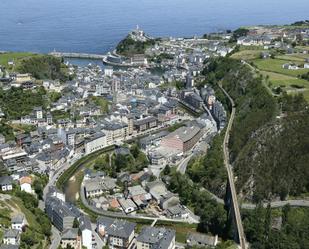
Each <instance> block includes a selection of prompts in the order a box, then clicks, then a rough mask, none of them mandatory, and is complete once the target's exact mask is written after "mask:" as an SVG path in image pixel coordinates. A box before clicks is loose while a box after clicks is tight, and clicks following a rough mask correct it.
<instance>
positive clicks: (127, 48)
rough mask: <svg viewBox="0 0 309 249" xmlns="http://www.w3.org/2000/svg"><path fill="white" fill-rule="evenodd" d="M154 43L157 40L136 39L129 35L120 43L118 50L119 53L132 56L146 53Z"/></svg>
mask: <svg viewBox="0 0 309 249" xmlns="http://www.w3.org/2000/svg"><path fill="white" fill-rule="evenodd" d="M154 44H155V40H147V41H145V42H143V41H135V40H133V39H132V38H131V37H130V36H127V37H126V38H125V39H123V40H122V41H120V42H119V43H118V45H117V47H116V51H117V53H118V54H121V55H124V56H129V57H130V56H132V55H134V54H144V53H145V51H146V48H147V47H149V46H151V45H154Z"/></svg>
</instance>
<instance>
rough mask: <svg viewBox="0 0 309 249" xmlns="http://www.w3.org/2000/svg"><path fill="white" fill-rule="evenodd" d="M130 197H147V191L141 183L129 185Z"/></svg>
mask: <svg viewBox="0 0 309 249" xmlns="http://www.w3.org/2000/svg"><path fill="white" fill-rule="evenodd" d="M128 190H129V196H130V197H138V198H139V199H141V200H144V199H146V195H147V192H146V190H145V189H143V188H142V186H141V185H136V186H132V187H128Z"/></svg>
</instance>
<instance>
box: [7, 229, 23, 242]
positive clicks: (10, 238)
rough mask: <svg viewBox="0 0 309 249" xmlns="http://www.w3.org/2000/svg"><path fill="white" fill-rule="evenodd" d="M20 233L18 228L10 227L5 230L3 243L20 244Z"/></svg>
mask: <svg viewBox="0 0 309 249" xmlns="http://www.w3.org/2000/svg"><path fill="white" fill-rule="evenodd" d="M19 242H20V234H19V231H18V230H15V229H9V230H6V231H5V232H4V235H3V244H5V245H19Z"/></svg>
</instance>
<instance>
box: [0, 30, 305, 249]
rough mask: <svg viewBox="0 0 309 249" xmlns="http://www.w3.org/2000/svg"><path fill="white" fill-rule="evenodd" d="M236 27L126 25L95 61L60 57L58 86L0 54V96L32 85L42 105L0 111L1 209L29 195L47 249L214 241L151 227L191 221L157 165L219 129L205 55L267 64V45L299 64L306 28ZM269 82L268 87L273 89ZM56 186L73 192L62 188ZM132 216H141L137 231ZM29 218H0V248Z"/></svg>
mask: <svg viewBox="0 0 309 249" xmlns="http://www.w3.org/2000/svg"><path fill="white" fill-rule="evenodd" d="M242 32H243V33H241V30H240V32H239V33H240V34H239V35H238V36H237V37H235V32H234V33H232V32H223V33H216V34H209V35H207V36H206V35H205V36H204V37H202V38H199V37H193V38H160V39H157V38H152V37H151V36H149V35H147V34H145V32H144V31H143V30H141V29H140V28H139V27H137V28H136V29H134V30H133V31H131V32H130V33H129V35H128V37H127V38H126V40H124V42H121V43H120V44H119V45H118V49H115V50H114V51H111V52H110V53H108V54H107V55H105V56H103V57H102V58H103V59H102V60H103V62H104V66H103V67H100V66H97V65H92V64H89V65H88V66H84V67H82V66H75V65H72V64H70V63H69V62H65V60H64V63H65V69H66V73H67V74H68V78H67V79H66V80H64V81H60V80H59V79H55V80H52V79H50V80H47V79H44V80H42V81H40V82H39V81H38V80H37V79H36V78H35V76H34V75H32V74H31V73H20V72H17V71H15V70H14V68H15V65H16V63H17V62H16V61H15V60H14V59H9V60H8V61H7V64H6V65H2V66H0V76H1V77H0V84H1V87H2V88H3V91H4V92H5V91H10V90H12V89H21V91H33V92H39V91H42V92H45V93H46V96H50V97H49V99H46V100H44V101H45V102H46V103H47V104H46V105H38V106H33V108H32V109H31V110H30V111H29V112H28V113H23V114H22V115H21V116H20V117H18V118H16V117H17V116H18V115H17V116H14V113H9V114H8V111H7V109H5V108H3V107H2V106H0V107H1V108H0V119H2V120H9V122H8V124H9V126H11V127H15V130H14V134H13V136H11V137H10V138H11V139H10V138H9V139H8V137H9V136H8V134H0V158H1V167H2V168H3V171H4V172H5V173H4V174H2V176H1V177H0V189H1V194H0V205H1V206H0V207H2V206H3V207H7V208H10V207H13V206H12V205H13V204H12V202H13V200H14V198H15V196H14V197H13V195H16V196H17V197H20V196H21V194H20V193H21V192H22V193H26V194H27V196H28V194H29V195H30V196H32V197H29V198H30V199H31V198H34V199H35V200H36V201H37V202H38V203H37V209H40V210H41V212H44V213H45V215H46V216H47V217H48V219H49V220H50V221H51V223H52V226H53V227H52V229H51V230H52V231H51V233H52V234H51V236H52V241H51V248H53V249H56V248H59V247H60V248H76V249H77V248H87V249H92V248H100V249H101V248H103V247H104V246H107V248H132V249H133V248H137V249H142V248H162V249H165V248H166V249H174V248H184V247H188V248H192V247H207V248H208V247H210V248H214V247H215V246H216V245H217V244H218V243H220V241H221V239H220V238H218V235H217V234H210V233H209V234H202V233H198V232H196V231H194V232H190V233H188V234H187V235H186V238H185V241H181V242H180V241H177V239H176V238H177V231H176V230H175V229H173V228H169V227H168V226H164V225H161V226H160V225H157V223H158V224H160V223H161V224H169V223H171V224H172V223H178V224H184V226H185V225H186V224H198V223H199V222H200V217H199V216H198V215H196V214H195V213H194V211H193V210H192V209H191V207H190V206H186V205H185V204H184V203H183V202H182V200H181V198H180V197H179V195H178V193H175V192H172V191H171V190H170V188H169V184H170V176H169V175H168V174H166V172H169V171H176V172H179V173H180V174H185V173H186V170H187V166H188V164H189V162H190V160H192V159H193V158H197V157H199V156H200V155H207V151H208V150H209V148H210V147H211V143H212V141H213V138H214V137H215V136H216V135H217V134H220V133H221V132H222V131H223V130H224V129H225V128H226V126H227V123H228V120H229V114H228V110H226V105H225V104H226V103H222V102H221V101H220V97H219V96H217V93H216V91H215V90H214V89H213V88H212V87H211V86H210V85H205V86H203V87H199V83H200V82H202V81H203V80H204V79H205V76H204V75H203V73H202V71H203V69H204V67H205V61H207V60H208V59H211V58H217V57H227V56H230V55H232V56H237V55H238V54H239V53H241V52H242V50H240V48H241V49H243V50H245V48H246V47H252V48H253V50H254V48H255V47H257V46H258V47H259V49H260V50H261V51H260V50H257V51H258V52H257V53H258V57H259V60H268V59H269V60H271V58H272V57H274V56H275V55H274V54H273V51H274V49H281V50H284V51H285V54H286V55H285V56H288V55H294V56H295V57H296V55H295V54H297V55H300V54H301V55H302V56H303V57H301V58H303V59H302V60H300V59H299V58H300V57H299V56H298V57H297V58H298V60H297V63H294V62H292V60H291V62H290V61H289V62H286V63H284V62H283V63H282V65H279V67H280V68H279V69H278V70H280V71H281V70H292V71H298V70H300V71H301V72H303V70H306V69H309V55H308V56H307V54H308V53H309V51H308V50H306V49H303V50H302V51H299V49H298V50H297V49H296V48H294V47H295V46H294V47H293V45H291V43H293V42H295V40H297V39H298V40H302V41H303V40H308V39H309V29H305V30H304V29H283V28H278V27H272V28H269V27H255V28H252V29H250V30H242ZM231 39H235V41H234V43H232V42H231ZM128 44H129V45H128ZM134 44H138V46H137V45H135V47H134ZM140 44H147V46H146V47H143V46H141V45H140ZM140 46H141V47H140ZM261 48H262V49H261ZM62 55H63V54H62V53H60V52H56V51H54V52H51V53H50V56H52V57H55V58H58V57H60V56H62ZM74 56H77V55H74ZM243 63H247V62H245V61H243ZM259 69H260V68H259ZM306 72H307V71H306ZM303 73H305V72H303ZM304 75H305V74H304ZM303 77H305V76H303ZM289 87H290V86H289ZM269 88H270V90H271V91H273V92H274V94H278V89H277V88H273V86H269ZM288 90H290V91H293V89H292V90H291V89H290V88H289V89H288ZM294 90H295V89H294ZM296 90H297V91H299V88H297V89H296ZM296 90H295V91H296ZM8 115H9V117H8ZM2 168H1V169H2ZM68 172H71V173H68ZM66 174H69V175H68V176H67V175H66ZM65 177H67V178H65ZM63 179H64V180H63ZM68 184H75V185H77V187H76V188H75V189H74V190H72V189H69V190H72V191H71V192H70V193H69V191H68V187H67V185H68ZM38 185H39V186H38ZM11 193H14V194H11ZM20 198H21V197H20ZM24 205H25V204H24ZM0 210H1V212H2V209H0ZM3 210H5V209H3ZM3 212H4V211H3ZM94 214H95V216H96V217H95V218H96V219H95V220H94V219H93V215H94ZM4 220H6V222H5V223H3V224H2V222H3V221H4ZM137 221H147V222H148V223H146V224H147V225H143V226H140V224H139V223H138V222H137ZM30 222H31V221H30V220H28V219H27V213H26V212H24V211H23V209H22V208H15V209H14V212H12V214H9V215H7V216H6V218H5V217H2V216H0V231H1V233H0V235H1V234H3V236H2V237H3V239H2V240H3V244H4V245H2V246H0V248H1V249H9V248H11V249H12V248H19V245H20V244H21V235H22V234H23V233H25V232H27V229H28V228H27V227H28V226H29V225H30V224H29V223H30ZM0 237H1V236H0ZM24 243H25V242H24ZM44 243H46V241H45V242H44ZM41 246H42V247H37V248H43V245H41Z"/></svg>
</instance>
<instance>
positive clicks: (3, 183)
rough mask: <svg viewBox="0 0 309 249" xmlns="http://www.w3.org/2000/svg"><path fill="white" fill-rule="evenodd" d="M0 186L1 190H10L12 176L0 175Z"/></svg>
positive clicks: (11, 187)
mask: <svg viewBox="0 0 309 249" xmlns="http://www.w3.org/2000/svg"><path fill="white" fill-rule="evenodd" d="M0 188H1V190H2V191H10V190H12V189H13V178H12V177H11V176H1V177H0Z"/></svg>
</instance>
